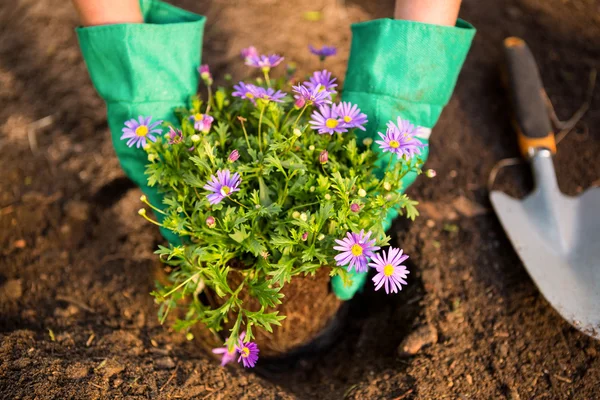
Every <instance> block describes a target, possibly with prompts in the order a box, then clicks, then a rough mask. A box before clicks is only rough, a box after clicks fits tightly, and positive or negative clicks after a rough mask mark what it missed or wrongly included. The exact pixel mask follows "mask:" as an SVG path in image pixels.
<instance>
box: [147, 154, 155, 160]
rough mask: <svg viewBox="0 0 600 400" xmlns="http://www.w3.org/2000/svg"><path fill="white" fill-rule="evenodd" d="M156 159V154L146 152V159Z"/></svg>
mask: <svg viewBox="0 0 600 400" xmlns="http://www.w3.org/2000/svg"><path fill="white" fill-rule="evenodd" d="M154 160H156V154H148V161H150V162H154Z"/></svg>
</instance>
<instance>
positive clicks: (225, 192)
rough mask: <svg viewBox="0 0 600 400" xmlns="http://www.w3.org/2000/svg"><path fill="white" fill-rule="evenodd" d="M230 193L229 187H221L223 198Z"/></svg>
mask: <svg viewBox="0 0 600 400" xmlns="http://www.w3.org/2000/svg"><path fill="white" fill-rule="evenodd" d="M230 192H231V189H230V188H229V186H223V187H222V188H221V194H222V195H223V196H227V195H229V193H230Z"/></svg>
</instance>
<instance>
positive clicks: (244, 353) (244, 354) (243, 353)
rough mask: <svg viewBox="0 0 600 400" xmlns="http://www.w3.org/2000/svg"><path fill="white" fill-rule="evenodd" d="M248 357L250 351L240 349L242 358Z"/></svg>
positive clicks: (244, 348) (246, 348)
mask: <svg viewBox="0 0 600 400" xmlns="http://www.w3.org/2000/svg"><path fill="white" fill-rule="evenodd" d="M249 355H250V349H249V348H248V347H246V346H244V347H243V348H242V357H244V358H246V357H248V356H249Z"/></svg>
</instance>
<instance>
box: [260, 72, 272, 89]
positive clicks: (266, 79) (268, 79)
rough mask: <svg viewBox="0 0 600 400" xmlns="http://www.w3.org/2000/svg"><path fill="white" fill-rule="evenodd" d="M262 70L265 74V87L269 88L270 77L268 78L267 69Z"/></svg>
mask: <svg viewBox="0 0 600 400" xmlns="http://www.w3.org/2000/svg"><path fill="white" fill-rule="evenodd" d="M262 72H263V75H264V76H265V81H267V87H268V88H270V87H271V78H269V70H268V69H265V68H263V70H262Z"/></svg>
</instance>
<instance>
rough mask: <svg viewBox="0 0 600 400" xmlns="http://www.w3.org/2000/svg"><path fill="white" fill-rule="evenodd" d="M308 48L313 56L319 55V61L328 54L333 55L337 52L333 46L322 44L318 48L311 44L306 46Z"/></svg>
mask: <svg viewBox="0 0 600 400" xmlns="http://www.w3.org/2000/svg"><path fill="white" fill-rule="evenodd" d="M308 49H309V50H310V52H311V53H313V54H314V55H315V56H319V58H320V59H321V61H323V60H325V58H327V57H329V56H334V55H336V54H337V49H336V48H335V47H333V46H323V47H321V48H320V49H317V48H315V47H313V46H312V45H310V46H308Z"/></svg>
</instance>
